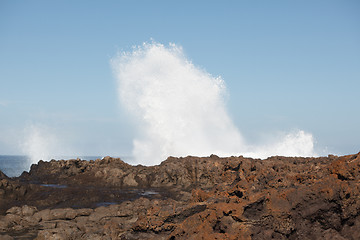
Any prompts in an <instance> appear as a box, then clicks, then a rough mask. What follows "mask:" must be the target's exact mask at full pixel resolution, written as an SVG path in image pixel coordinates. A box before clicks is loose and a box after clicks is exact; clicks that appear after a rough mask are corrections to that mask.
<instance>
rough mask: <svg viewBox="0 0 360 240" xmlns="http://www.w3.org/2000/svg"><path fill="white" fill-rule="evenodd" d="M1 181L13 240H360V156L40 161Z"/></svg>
mask: <svg viewBox="0 0 360 240" xmlns="http://www.w3.org/2000/svg"><path fill="white" fill-rule="evenodd" d="M1 184H2V185H0V190H3V195H2V201H3V200H4V199H5V200H6V199H7V200H6V201H7V203H8V205H7V206H9V208H8V209H7V211H6V212H5V211H4V213H3V216H0V234H2V235H3V236H5V235H7V236H6V238H9V239H11V238H12V237H16V236H19V235H23V236H25V237H28V238H29V239H31V238H36V239H271V238H273V239H360V153H359V154H356V155H348V156H341V157H337V156H328V157H319V158H289V157H271V158H268V159H266V160H259V159H250V158H244V157H228V158H219V157H217V156H214V155H212V156H210V157H204V158H198V157H186V158H172V157H170V158H168V159H167V160H166V161H164V162H163V163H162V164H160V165H158V166H152V167H144V166H131V165H128V164H126V163H124V162H122V161H121V160H120V159H114V158H110V157H107V158H104V159H102V160H96V161H91V162H87V161H82V160H70V161H51V162H39V164H37V165H33V166H32V167H31V171H30V172H29V173H24V174H23V175H22V176H21V177H20V178H18V179H3V180H1ZM44 184H47V185H44ZM49 184H56V185H49ZM41 185H42V186H41ZM63 186H64V187H63ZM21 187H23V188H24V189H26V191H25V193H24V194H20V192H21V190H20V188H21ZM81 189H83V190H81ZM84 189H85V190H84ZM99 191H100V192H101V194H99ZM45 192H51V194H49V195H47V193H45ZM59 193H61V194H59ZM41 194H42V197H41V198H40V197H38V196H39V195H41ZM131 194H133V195H131ZM79 195H80V196H81V197H79ZM98 195H101V196H106V195H108V196H109V197H110V196H111V195H114V196H113V197H112V198H111V197H110V198H109V199H106V201H107V200H109V202H107V203H108V204H103V205H102V206H99V205H96V204H95V205H91V204H90V203H98V202H99V201H100V202H101V201H102V203H106V201H104V200H105V199H104V198H97V197H96V196H98ZM54 196H55V198H56V199H58V200H60V201H63V202H60V203H56V204H55V202H54V201H53V200H51V199H52V198H54ZM66 196H71V199H73V200H71V199H67V198H66ZM124 196H126V197H124ZM0 197H1V196H0ZM12 199H17V200H12ZM34 199H37V200H34ZM74 199H75V200H74ZM91 199H92V200H91ZM74 201H75V202H77V203H78V204H77V206H75V207H74V203H75V202H74ZM110 201H113V202H110ZM11 204H12V205H11ZM71 204H72V205H71ZM10 207H11V208H10ZM0 238H1V236H0ZM4 238H5V237H4Z"/></svg>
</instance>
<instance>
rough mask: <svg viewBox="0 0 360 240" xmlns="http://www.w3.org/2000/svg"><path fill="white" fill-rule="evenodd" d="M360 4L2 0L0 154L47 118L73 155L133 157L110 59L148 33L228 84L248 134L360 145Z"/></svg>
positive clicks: (354, 148) (329, 147) (329, 149)
mask: <svg viewBox="0 0 360 240" xmlns="http://www.w3.org/2000/svg"><path fill="white" fill-rule="evenodd" d="M359 13H360V2H359V1H355V0H354V1H340V0H339V1H331V0H324V1H313V0H312V1H36V0H34V1H16V0H11V1H10V0H9V1H5V0H1V1H0V154H22V150H21V144H22V141H23V139H24V134H25V135H26V131H27V130H26V129H28V128H29V126H33V125H36V126H44V129H48V130H49V131H51V132H52V135H55V136H56V138H57V139H60V140H59V141H61V143H62V145H66V146H71V149H72V150H71V151H73V153H74V154H82V155H103V154H109V155H120V156H121V155H128V154H130V152H131V148H132V139H133V134H134V130H133V124H132V122H131V120H130V119H129V117H128V116H127V112H126V111H124V110H123V108H122V107H121V105H120V104H119V101H118V95H117V89H116V88H117V86H116V80H115V78H114V76H113V72H112V69H111V66H110V60H111V59H112V58H113V57H114V56H115V55H116V54H117V52H118V51H128V50H130V49H131V47H132V46H134V45H140V44H142V43H143V42H149V41H151V39H154V40H155V41H156V42H159V43H162V44H166V45H167V44H168V43H170V42H171V43H175V44H177V45H179V46H182V47H183V49H184V52H185V54H186V56H187V58H188V59H191V61H192V62H193V64H195V65H196V66H199V67H201V68H203V69H204V70H206V71H207V72H208V73H210V74H212V75H214V76H221V77H222V78H223V79H224V81H225V83H226V87H227V91H228V99H227V107H228V111H229V113H230V115H231V117H232V119H233V121H234V124H235V125H236V126H237V127H238V128H239V129H240V131H241V132H242V134H243V135H244V136H245V137H246V138H247V139H248V141H253V142H257V141H261V139H263V138H266V135H271V134H277V133H278V132H287V131H291V130H293V129H303V130H305V131H307V132H310V133H311V134H312V135H313V137H314V138H315V140H316V146H315V147H316V148H317V149H318V150H319V152H321V153H324V154H327V153H335V154H350V153H356V152H359V151H360V111H359V110H360V98H359V89H360V14H359Z"/></svg>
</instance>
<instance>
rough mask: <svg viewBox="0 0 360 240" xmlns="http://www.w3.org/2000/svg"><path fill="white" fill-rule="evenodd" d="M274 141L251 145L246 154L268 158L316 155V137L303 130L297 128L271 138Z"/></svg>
mask: <svg viewBox="0 0 360 240" xmlns="http://www.w3.org/2000/svg"><path fill="white" fill-rule="evenodd" d="M271 140H272V143H268V144H265V145H260V146H250V147H249V148H250V152H247V153H245V154H244V155H246V156H248V157H255V158H267V157H270V156H275V155H277V156H288V157H291V156H303V157H310V156H315V155H316V154H315V152H314V137H313V136H312V134H310V133H306V132H304V131H303V130H296V131H293V132H290V133H286V134H280V135H279V136H278V137H274V136H273V137H272V138H271Z"/></svg>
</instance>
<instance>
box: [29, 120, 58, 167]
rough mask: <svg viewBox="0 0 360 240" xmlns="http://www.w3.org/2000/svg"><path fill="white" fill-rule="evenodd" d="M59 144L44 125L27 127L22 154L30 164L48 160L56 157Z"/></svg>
mask: <svg viewBox="0 0 360 240" xmlns="http://www.w3.org/2000/svg"><path fill="white" fill-rule="evenodd" d="M58 148H59V143H58V140H57V138H56V135H54V134H53V133H52V131H51V130H50V129H49V128H48V127H47V126H44V125H28V126H27V127H26V128H25V139H24V141H23V143H22V149H23V153H24V154H25V155H27V157H28V160H29V162H30V163H31V164H33V163H37V162H38V161H39V160H45V161H46V160H50V159H51V158H53V157H55V156H56V150H57V149H58Z"/></svg>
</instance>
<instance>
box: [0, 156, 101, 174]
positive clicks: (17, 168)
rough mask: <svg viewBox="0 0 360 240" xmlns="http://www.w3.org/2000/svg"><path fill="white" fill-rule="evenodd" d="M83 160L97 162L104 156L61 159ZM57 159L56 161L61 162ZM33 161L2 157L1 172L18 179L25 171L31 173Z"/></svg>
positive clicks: (15, 157) (16, 157)
mask: <svg viewBox="0 0 360 240" xmlns="http://www.w3.org/2000/svg"><path fill="white" fill-rule="evenodd" d="M76 158H80V159H82V160H96V159H98V158H100V159H101V158H102V156H76V157H74V156H70V157H62V158H59V159H76ZM59 159H56V160H59ZM30 166H31V161H30V160H29V158H28V157H27V156H22V155H0V170H1V171H2V172H3V173H5V174H6V175H7V176H8V177H18V176H20V175H21V173H22V172H23V171H29V170H30Z"/></svg>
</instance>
